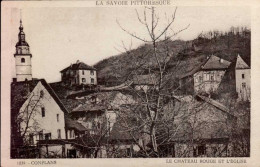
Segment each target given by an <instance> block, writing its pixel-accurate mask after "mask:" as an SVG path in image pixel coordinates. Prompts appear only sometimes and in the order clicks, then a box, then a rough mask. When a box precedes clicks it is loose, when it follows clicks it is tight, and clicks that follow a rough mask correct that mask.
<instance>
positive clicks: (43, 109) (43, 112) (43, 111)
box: [42, 107, 45, 117]
mask: <svg viewBox="0 0 260 167" xmlns="http://www.w3.org/2000/svg"><path fill="white" fill-rule="evenodd" d="M42 117H45V108H44V107H42Z"/></svg>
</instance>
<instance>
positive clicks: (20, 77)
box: [14, 20, 32, 82]
mask: <svg viewBox="0 0 260 167" xmlns="http://www.w3.org/2000/svg"><path fill="white" fill-rule="evenodd" d="M15 47H16V52H15V54H14V57H15V68H16V78H17V82H19V81H26V80H28V81H29V80H32V65H31V58H32V54H31V53H30V47H29V45H28V43H27V42H26V41H25V33H24V32H23V25H22V20H20V27H19V34H18V42H17V43H16V45H15Z"/></svg>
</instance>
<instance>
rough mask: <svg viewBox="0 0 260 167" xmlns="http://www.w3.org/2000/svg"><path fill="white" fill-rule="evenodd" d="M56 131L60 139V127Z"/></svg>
mask: <svg viewBox="0 0 260 167" xmlns="http://www.w3.org/2000/svg"><path fill="white" fill-rule="evenodd" d="M57 133H58V139H61V135H60V134H61V133H60V129H58V130H57Z"/></svg>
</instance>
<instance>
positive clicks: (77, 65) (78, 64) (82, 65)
mask: <svg viewBox="0 0 260 167" xmlns="http://www.w3.org/2000/svg"><path fill="white" fill-rule="evenodd" d="M69 69H70V70H96V69H95V68H94V67H92V66H89V65H87V64H85V63H83V62H80V61H77V62H76V63H74V64H72V65H70V66H68V67H67V68H64V69H63V70H61V71H60V72H65V71H67V70H69Z"/></svg>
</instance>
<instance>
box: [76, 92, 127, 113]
mask: <svg viewBox="0 0 260 167" xmlns="http://www.w3.org/2000/svg"><path fill="white" fill-rule="evenodd" d="M128 98H129V99H131V97H130V96H127V95H124V94H122V93H121V92H120V91H109V92H98V93H93V94H91V95H88V96H86V97H85V100H86V101H85V104H82V105H80V106H78V107H76V108H74V109H73V110H72V112H86V111H100V110H105V109H115V108H117V107H119V106H120V105H122V104H127V103H131V102H132V101H128ZM93 100H94V101H93Z"/></svg>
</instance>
